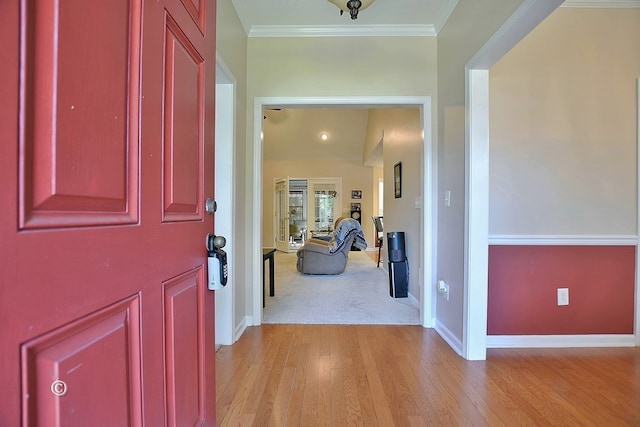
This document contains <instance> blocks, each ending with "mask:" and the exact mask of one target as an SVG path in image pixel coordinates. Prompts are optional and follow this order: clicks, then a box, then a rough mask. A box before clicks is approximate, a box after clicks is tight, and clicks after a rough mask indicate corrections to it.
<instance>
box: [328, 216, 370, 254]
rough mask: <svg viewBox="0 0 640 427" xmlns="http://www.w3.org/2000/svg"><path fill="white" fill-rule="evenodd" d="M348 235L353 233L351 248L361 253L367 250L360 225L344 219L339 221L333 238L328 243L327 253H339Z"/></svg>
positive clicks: (352, 220) (354, 221) (351, 219)
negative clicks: (353, 247)
mask: <svg viewBox="0 0 640 427" xmlns="http://www.w3.org/2000/svg"><path fill="white" fill-rule="evenodd" d="M350 233H355V238H354V239H353V244H352V246H355V247H356V248H358V249H360V250H362V251H363V250H365V249H367V241H366V240H365V238H364V233H363V232H362V227H361V226H360V223H359V222H358V221H356V220H355V219H353V218H345V219H343V220H342V221H340V223H339V224H338V227H337V228H336V230H335V232H334V234H333V238H332V239H331V241H330V242H329V253H335V252H339V251H341V250H342V249H343V246H344V244H345V241H346V240H347V237H348V236H349V234H350Z"/></svg>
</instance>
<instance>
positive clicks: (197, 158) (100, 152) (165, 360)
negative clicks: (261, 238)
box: [0, 0, 216, 426]
mask: <svg viewBox="0 0 640 427" xmlns="http://www.w3.org/2000/svg"><path fill="white" fill-rule="evenodd" d="M215 9H216V5H215V0H211V1H205V0H148V1H147V0H144V1H143V0H109V1H87V0H65V1H59V2H58V1H31V0H22V1H3V2H1V3H0V58H1V59H2V63H0V70H1V71H0V143H1V144H0V182H1V183H2V190H1V193H0V202H1V203H2V208H1V209H0V212H1V213H0V238H1V242H2V249H1V258H0V277H1V282H0V352H1V360H0V378H2V387H0V402H1V403H0V425H2V426H17V425H21V424H22V425H25V426H27V425H29V426H36V425H38V426H48V425H52V426H53V425H55V426H101V425H103V426H120V425H122V426H127V425H134V426H135V425H143V424H144V425H147V426H162V425H177V426H186V425H214V424H215V394H214V392H215V381H214V360H215V357H214V356H215V355H214V352H215V350H214V336H213V331H214V324H213V319H214V313H213V308H214V304H213V292H210V291H208V290H207V285H206V282H207V280H206V276H207V272H206V250H205V236H206V234H207V233H209V232H212V231H213V218H212V216H211V215H207V214H206V213H205V212H204V206H205V199H206V198H207V197H213V143H214V142H213V136H214V129H213V126H214V117H215V116H214V111H213V107H214V87H215V75H214V70H215Z"/></svg>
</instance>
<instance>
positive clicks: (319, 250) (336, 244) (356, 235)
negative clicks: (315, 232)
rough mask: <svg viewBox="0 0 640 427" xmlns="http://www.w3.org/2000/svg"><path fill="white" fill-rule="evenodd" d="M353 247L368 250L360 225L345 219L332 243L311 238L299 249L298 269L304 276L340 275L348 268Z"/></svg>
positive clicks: (337, 229) (339, 225)
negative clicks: (348, 260)
mask: <svg viewBox="0 0 640 427" xmlns="http://www.w3.org/2000/svg"><path fill="white" fill-rule="evenodd" d="M351 246H355V247H357V248H359V249H366V248H367V243H366V241H365V240H364V235H363V233H362V228H361V227H360V224H359V223H358V222H357V221H355V220H353V219H351V218H345V219H343V220H341V221H340V223H339V224H338V226H337V227H336V230H335V232H334V236H333V238H332V239H331V241H329V242H327V241H324V240H320V239H315V238H311V239H309V240H307V241H306V243H305V244H304V246H303V247H301V248H300V249H298V252H297V255H298V261H297V263H296V268H297V269H298V271H299V272H300V273H303V274H340V273H342V272H343V271H344V269H345V268H346V266H347V259H348V256H349V251H350V250H351Z"/></svg>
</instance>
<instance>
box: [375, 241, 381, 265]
mask: <svg viewBox="0 0 640 427" xmlns="http://www.w3.org/2000/svg"><path fill="white" fill-rule="evenodd" d="M381 250H382V242H378V265H376V267H380V251H381Z"/></svg>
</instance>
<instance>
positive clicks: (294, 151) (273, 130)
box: [262, 108, 369, 164]
mask: <svg viewBox="0 0 640 427" xmlns="http://www.w3.org/2000/svg"><path fill="white" fill-rule="evenodd" d="M264 116H265V117H266V118H265V119H264V121H263V125H262V129H263V159H264V160H265V161H296V160H308V159H314V160H316V161H336V160H344V161H348V162H351V163H355V164H362V153H363V150H364V142H365V136H366V133H367V123H368V118H369V110H368V109H347V108H343V109H333V108H287V109H282V110H268V109H265V112H264ZM322 133H326V134H327V140H326V141H323V140H322V138H321V134H322Z"/></svg>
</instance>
